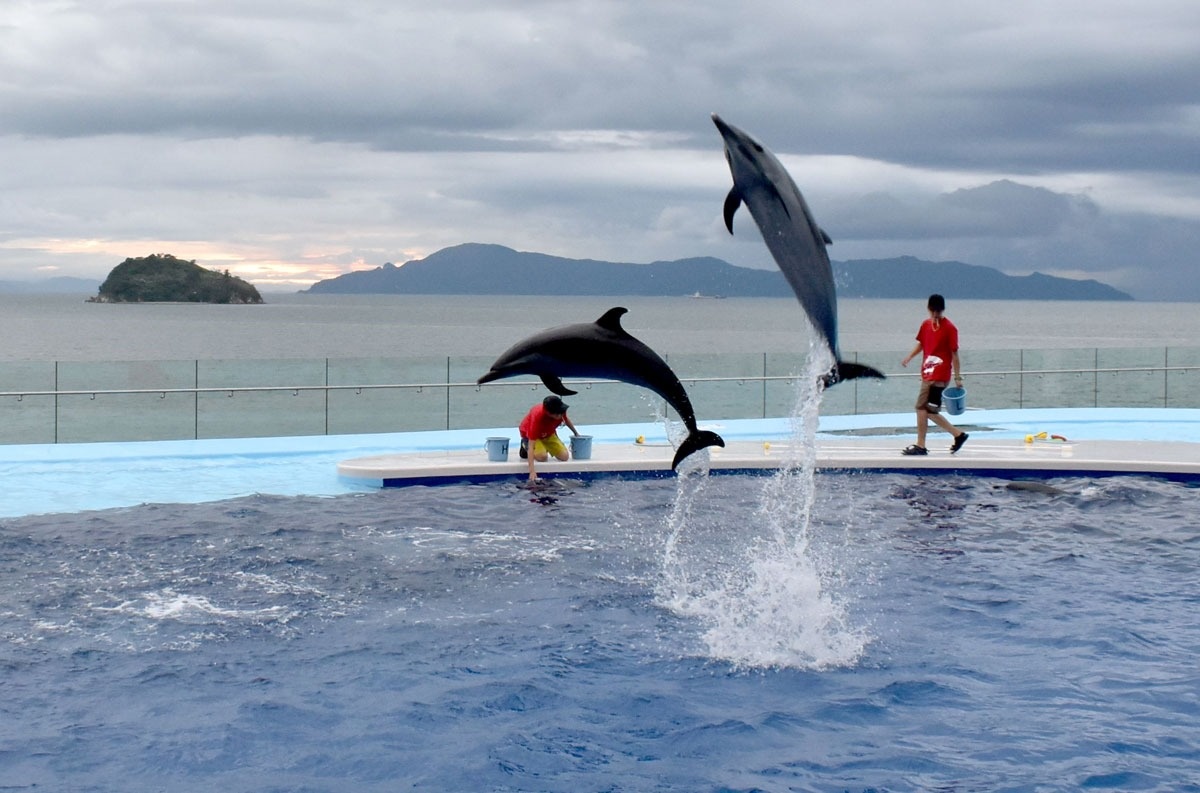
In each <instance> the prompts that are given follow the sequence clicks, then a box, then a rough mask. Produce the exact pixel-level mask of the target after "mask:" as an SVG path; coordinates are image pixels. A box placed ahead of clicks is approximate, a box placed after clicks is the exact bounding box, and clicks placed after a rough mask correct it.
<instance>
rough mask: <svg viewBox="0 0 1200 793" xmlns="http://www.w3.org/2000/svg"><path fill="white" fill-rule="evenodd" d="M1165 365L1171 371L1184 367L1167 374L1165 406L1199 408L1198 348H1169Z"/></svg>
mask: <svg viewBox="0 0 1200 793" xmlns="http://www.w3.org/2000/svg"><path fill="white" fill-rule="evenodd" d="M1166 363H1167V366H1170V367H1172V368H1173V369H1174V368H1176V367H1186V368H1184V369H1182V370H1180V371H1171V372H1168V373H1167V378H1166V382H1167V397H1166V406H1167V407H1169V408H1200V347H1170V348H1168V349H1167V353H1166Z"/></svg>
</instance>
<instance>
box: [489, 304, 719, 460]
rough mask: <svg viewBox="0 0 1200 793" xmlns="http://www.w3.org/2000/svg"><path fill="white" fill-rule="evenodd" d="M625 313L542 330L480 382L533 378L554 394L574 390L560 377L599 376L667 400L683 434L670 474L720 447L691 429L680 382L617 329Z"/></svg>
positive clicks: (613, 311) (713, 437) (711, 436)
mask: <svg viewBox="0 0 1200 793" xmlns="http://www.w3.org/2000/svg"><path fill="white" fill-rule="evenodd" d="M626 311H628V309H625V308H621V307H619V306H618V307H616V308H610V309H609V310H608V311H606V312H604V316H602V317H600V319H598V320H596V321H595V322H581V323H579V324H577V325H562V326H560V327H556V328H550V329H548V330H543V331H542V332H540V333H535V334H534V335H532V336H530V337H529V338H526V339H522V340H521V341H519V342H517V343H516V344H514V345H513V346H512V347H510V348H509V349H508V350H507V351H506V352H505V353H504V354H503V355H501V356H500V357H499V358H497V359H496V361H495V363H493V364H492V368H491V369H489V370H488V372H487V374H485V375H484V376H483V377H481V378H479V380H478V381H477V382H478V383H479V384H481V385H482V384H483V383H490V382H492V381H493V380H500V379H502V378H505V377H513V376H515V375H521V374H531V375H537V376H538V377H540V378H541V379H542V382H543V383H545V385H546V388H548V389H550V390H551V391H552V392H554V393H555V394H558V395H559V396H569V395H571V394H574V393H576V392H574V391H572V390H571V389H569V388H567V387H566V386H565V385H563V381H562V378H564V377H598V378H603V379H605V380H620V381H621V382H624V383H630V384H632V385H636V386H641V387H642V388H648V389H650V390H651V391H653V392H654V393H656V394H658V395H659V396H660V397H662V398H663V399H665V400H666V401H667V404H669V405H670V406H671V407H673V408H675V412H676V413H678V414H679V417H680V418H681V419H683V423H684V425H685V426H686V427H687V430H688V435H687V437H686V438H685V439H684V441H683V443H681V444H680V445H679V448H678V449H676V450H675V459H674V460H672V462H671V469H672V470H674V469H675V468H676V467H677V466H678V465H679V463H680V461H681V460H683V458H685V457H687V456H688V455H689V454H691V453H692V452H696V451H699V450H701V449H703V448H704V447H706V446H724V445H725V441H724V440H722V439H721V436H720V435H718V434H717V433H715V432H709V431H708V430H702V429H700V428H699V427H697V426H696V414H695V411H693V410H692V403H691V400H689V399H688V395H687V391H685V390H684V388H683V383H681V382H679V378H678V377H676V376H675V373H674V372H672V371H671V367H669V366H667V362H666V361H664V360H663V359H662V358H660V357H659V356H658V354H657V353H656V352H654V350H652V349H650V348H649V347H647V346H646V345H645V344H643V343H642V342H640V341H638V340H637V339H635V338H634V337H633V336H630V335H629V333H627V332H626V331H625V329H624V328H622V327H621V315H622V314H624V313H625V312H626Z"/></svg>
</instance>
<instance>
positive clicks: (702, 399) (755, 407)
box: [665, 353, 764, 422]
mask: <svg viewBox="0 0 1200 793" xmlns="http://www.w3.org/2000/svg"><path fill="white" fill-rule="evenodd" d="M665 360H666V362H667V365H668V366H669V367H671V371H673V372H674V373H675V376H676V377H678V378H679V381H680V383H682V384H683V389H684V391H685V392H686V393H687V395H688V401H689V402H691V404H692V410H693V411H694V412H695V414H696V420H697V421H698V422H703V421H706V420H715V419H753V418H762V416H763V410H764V404H763V399H764V392H763V382H762V381H761V380H760V379H759V378H761V377H762V375H763V365H764V362H763V356H762V354H761V353H751V354H744V355H737V354H716V353H711V354H710V353H693V354H676V355H669V356H667V357H666V358H665ZM690 378H722V379H719V380H716V379H714V380H710V381H704V380H692V379H690ZM725 378H734V379H725ZM742 378H744V379H742ZM669 415H670V418H671V419H672V420H678V418H679V416H678V415H677V414H676V413H675V411H674V409H673V408H672V409H670V410H669Z"/></svg>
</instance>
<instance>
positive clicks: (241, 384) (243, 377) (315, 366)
mask: <svg viewBox="0 0 1200 793" xmlns="http://www.w3.org/2000/svg"><path fill="white" fill-rule="evenodd" d="M327 366H328V364H327V362H326V360H325V359H324V358H295V359H275V360H252V359H237V360H234V359H231V360H208V361H197V362H196V386H197V387H198V388H255V387H258V386H277V387H285V386H315V385H321V386H323V385H325V379H326V368H327Z"/></svg>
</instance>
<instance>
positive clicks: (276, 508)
mask: <svg viewBox="0 0 1200 793" xmlns="http://www.w3.org/2000/svg"><path fill="white" fill-rule="evenodd" d="M804 481H805V478H804V476H803V475H802V474H797V473H793V474H791V475H790V478H785V479H783V480H775V479H772V478H768V477H746V476H727V477H711V478H698V477H684V478H682V479H678V480H676V479H666V480H639V481H622V480H615V479H613V480H600V481H595V482H589V483H581V482H558V483H543V484H542V485H541V486H540V487H539V488H538V489H529V488H528V487H526V486H522V485H517V484H494V485H486V486H484V485H479V486H466V485H463V486H448V487H440V488H411V489H403V490H386V491H382V492H378V493H370V494H361V495H352V496H339V497H335V498H273V497H254V498H245V499H237V500H233V501H225V502H218V503H209V504H200V505H153V506H149V505H148V506H142V507H137V508H132V509H120V510H108V511H98V512H86V513H78V514H73V515H54V516H42V517H29V518H21V519H9V520H4V521H2V522H0V642H2V643H0V669H2V670H3V684H2V689H0V691H2V693H3V696H2V697H0V702H2V704H0V709H2V710H3V712H4V718H3V721H2V725H3V726H0V746H2V747H3V751H2V752H0V787H4V788H6V789H37V790H81V791H84V790H121V791H158V790H172V791H187V790H197V791H199V790H206V791H207V790H223V791H270V790H280V791H282V790H288V791H296V790H311V791H325V790H329V791H394V790H398V789H420V790H501V791H503V790H514V791H515V790H522V791H580V790H801V791H808V790H812V791H828V790H856V791H857V790H891V791H898V790H931V789H938V790H955V791H960V790H961V791H966V790H999V789H1008V790H1034V789H1036V790H1056V789H1061V790H1075V789H1080V788H1088V789H1099V790H1164V791H1165V790H1172V791H1178V790H1197V789H1200V788H1198V787H1197V784H1196V782H1195V780H1197V779H1200V671H1198V670H1197V664H1196V657H1197V653H1198V651H1200V624H1198V623H1197V620H1196V618H1195V615H1196V613H1197V605H1198V601H1200V592H1198V590H1197V588H1196V586H1195V571H1196V569H1197V568H1198V567H1200V533H1198V532H1197V530H1196V523H1195V515H1197V514H1200V489H1197V488H1194V487H1187V486H1184V485H1179V484H1171V483H1166V482H1162V481H1157V480H1153V479H1141V478H1111V479H1103V480H1094V481H1093V480H1086V479H1058V480H1049V481H1048V482H1046V483H1045V484H1049V485H1052V486H1053V487H1054V488H1056V489H1058V490H1060V491H1061V492H1043V489H1041V488H1039V489H1037V490H1027V489H1011V488H1010V487H1009V483H1006V482H1004V481H1001V480H993V479H986V478H972V477H965V478H956V477H944V476H936V477H929V478H923V477H911V476H899V475H895V476H891V475H837V474H831V475H818V476H817V478H816V481H817V487H816V488H814V489H813V491H812V495H811V512H812V519H811V521H810V525H809V526H808V528H807V529H806V530H804V531H803V532H799V533H796V532H792V531H788V530H785V531H783V532H782V533H781V531H780V521H778V520H776V519H775V518H777V517H778V514H779V510H783V511H784V513H785V514H787V515H793V513H792V512H789V511H788V510H790V509H792V507H793V506H794V505H788V504H782V505H780V503H779V501H778V498H779V496H778V494H777V493H776V494H775V495H772V494H771V493H770V492H769V491H771V490H772V489H776V490H778V489H780V488H782V490H783V491H784V492H786V491H787V490H788V488H789V486H792V485H794V486H795V487H796V488H797V489H798V490H800V491H803V490H804V488H805V485H804ZM799 503H800V508H801V511H803V507H804V503H803V500H801V502H799ZM764 505H767V506H766V508H765V509H764ZM772 505H773V506H772ZM791 519H792V518H791V517H788V518H785V520H784V521H783V525H784V527H785V529H786V527H787V525H788V521H790V520H791ZM798 537H799V538H801V541H799V542H797V538H798ZM668 547H670V548H671V549H672V551H671V553H670V554H668V552H667V551H668ZM754 564H763V565H768V566H769V568H770V570H771V573H772V575H771V576H770V579H771V580H774V581H776V582H777V584H778V586H777V587H774V588H773V589H772V591H766V590H765V589H764V588H763V587H762V586H755V585H753V582H754V580H755V578H754V575H753V571H752V568H753V565H754ZM781 592H782V593H783V596H780V593H781ZM722 598H726V599H730V600H737V601H738V602H737V603H736V604H735V603H720V602H719V601H720V600H721V599H722ZM701 606H704V607H701ZM722 615H733V617H732V619H729V620H725V621H724V622H722V620H723V617H722ZM814 615H816V616H814ZM788 626H800V628H802V629H801V630H791V631H790V632H789V629H788ZM814 626H817V627H819V629H809V628H813V627H814ZM783 634H790V636H791V638H789V640H788V641H786V642H780V641H779V636H780V635H783Z"/></svg>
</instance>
